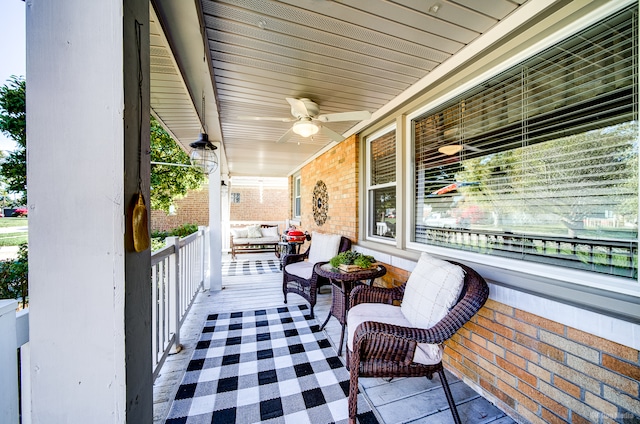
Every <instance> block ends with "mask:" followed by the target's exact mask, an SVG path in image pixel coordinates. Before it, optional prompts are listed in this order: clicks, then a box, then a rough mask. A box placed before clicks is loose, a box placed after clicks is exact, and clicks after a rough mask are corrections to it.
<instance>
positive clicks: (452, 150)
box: [438, 144, 462, 156]
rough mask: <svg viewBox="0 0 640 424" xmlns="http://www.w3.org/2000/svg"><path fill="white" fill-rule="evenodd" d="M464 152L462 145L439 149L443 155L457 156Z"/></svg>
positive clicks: (450, 145) (451, 145)
mask: <svg viewBox="0 0 640 424" xmlns="http://www.w3.org/2000/svg"><path fill="white" fill-rule="evenodd" d="M461 150H462V145H461V144H449V145H447V146H442V147H438V151H439V152H440V153H442V154H443V155H449V156H451V155H455V154H456V153H458V152H460V151H461Z"/></svg>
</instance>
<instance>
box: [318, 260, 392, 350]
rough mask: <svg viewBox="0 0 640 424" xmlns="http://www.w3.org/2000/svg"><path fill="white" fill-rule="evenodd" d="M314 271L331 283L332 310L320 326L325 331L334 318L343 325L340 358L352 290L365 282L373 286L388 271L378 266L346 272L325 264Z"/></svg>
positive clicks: (339, 348) (319, 265)
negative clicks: (330, 320)
mask: <svg viewBox="0 0 640 424" xmlns="http://www.w3.org/2000/svg"><path fill="white" fill-rule="evenodd" d="M314 270H315V272H316V273H317V274H318V275H320V276H322V277H325V278H327V279H329V281H330V282H331V295H332V300H331V310H330V311H329V315H328V316H327V319H326V320H325V321H324V323H323V324H322V325H321V326H320V330H322V329H324V327H325V325H327V323H328V322H329V319H330V318H331V317H332V316H333V317H335V318H336V319H337V320H338V322H339V323H340V325H342V332H341V334H340V345H339V346H338V356H340V355H342V343H343V342H344V329H345V327H346V326H347V311H348V310H349V295H350V294H351V289H353V287H354V286H355V285H357V284H362V282H363V281H364V282H365V283H366V284H369V285H371V284H372V283H373V280H375V279H376V278H378V277H382V276H383V275H385V274H386V273H387V269H386V268H385V267H384V266H383V265H376V266H375V267H372V268H369V269H363V270H361V271H353V272H346V271H342V270H339V269H337V268H334V267H332V266H331V264H328V263H325V264H322V265H321V264H318V265H316V266H315V267H314Z"/></svg>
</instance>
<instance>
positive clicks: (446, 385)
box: [438, 368, 462, 424]
mask: <svg viewBox="0 0 640 424" xmlns="http://www.w3.org/2000/svg"><path fill="white" fill-rule="evenodd" d="M438 374H439V375H440V382H441V383H442V388H443V389H444V394H445V396H446V397H447V402H449V408H450V409H451V415H453V421H454V422H455V423H456V424H462V421H460V415H458V408H456V402H455V401H454V400H453V395H452V394H451V389H450V388H449V382H448V381H447V377H446V376H445V375H444V368H440V369H439V370H438Z"/></svg>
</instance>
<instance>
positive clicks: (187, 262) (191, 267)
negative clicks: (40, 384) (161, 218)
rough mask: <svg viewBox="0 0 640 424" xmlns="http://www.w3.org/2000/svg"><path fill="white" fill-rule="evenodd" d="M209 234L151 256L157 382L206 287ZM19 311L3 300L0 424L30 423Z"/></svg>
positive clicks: (172, 240)
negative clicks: (165, 361)
mask: <svg viewBox="0 0 640 424" xmlns="http://www.w3.org/2000/svg"><path fill="white" fill-rule="evenodd" d="M205 230H206V228H205V227H200V228H199V230H198V232H197V233H193V234H191V235H189V236H187V237H185V238H182V239H180V238H178V237H169V238H167V240H166V243H167V246H165V247H164V248H162V249H160V250H157V251H155V252H152V254H151V285H152V290H153V291H152V293H153V298H152V345H153V350H152V355H153V378H154V380H155V378H156V376H157V375H158V373H159V371H160V368H161V367H162V364H163V363H164V360H165V359H166V357H167V355H168V354H169V352H170V351H171V350H172V349H173V350H175V351H178V350H180V349H181V346H180V327H181V326H182V323H183V322H184V318H185V316H186V315H187V313H188V312H189V309H190V308H191V305H192V304H193V301H194V299H195V297H196V295H197V294H198V291H199V290H201V289H202V288H203V285H204V278H205V258H206V255H205V249H206V243H205ZM17 306H18V302H17V301H15V300H13V299H0V376H2V384H0V423H18V422H20V423H22V424H30V423H31V410H30V407H29V405H31V399H30V398H29V396H30V394H31V388H30V382H31V378H30V376H29V354H30V350H29V310H28V309H23V310H21V311H18V312H16V309H17ZM16 352H18V353H19V357H18V360H16ZM9 376H15V377H14V378H10V377H9Z"/></svg>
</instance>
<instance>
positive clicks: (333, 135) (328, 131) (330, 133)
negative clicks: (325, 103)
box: [320, 126, 344, 141]
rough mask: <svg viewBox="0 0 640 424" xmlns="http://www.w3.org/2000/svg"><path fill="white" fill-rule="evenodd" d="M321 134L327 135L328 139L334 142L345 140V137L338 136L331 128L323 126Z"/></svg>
mask: <svg viewBox="0 0 640 424" xmlns="http://www.w3.org/2000/svg"><path fill="white" fill-rule="evenodd" d="M320 133H321V134H323V135H325V136H326V137H329V138H330V139H331V140H333V141H342V140H344V137H343V136H342V134H338V133H337V132H335V131H334V130H332V129H329V128H327V127H325V126H321V127H320Z"/></svg>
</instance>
